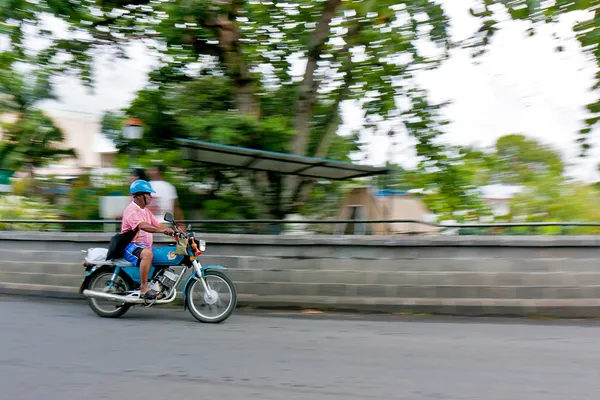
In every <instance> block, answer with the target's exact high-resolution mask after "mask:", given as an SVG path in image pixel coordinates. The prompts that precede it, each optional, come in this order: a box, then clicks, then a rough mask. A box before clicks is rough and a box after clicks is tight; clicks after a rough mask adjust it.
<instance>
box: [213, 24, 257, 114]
mask: <svg viewBox="0 0 600 400" xmlns="http://www.w3.org/2000/svg"><path fill="white" fill-rule="evenodd" d="M216 24H217V34H218V36H219V47H220V48H221V55H222V61H223V62H224V64H225V65H226V68H227V74H228V75H229V76H231V78H232V79H233V81H234V88H235V95H234V96H235V97H234V100H235V104H236V106H237V108H238V110H239V111H240V113H242V114H244V115H252V116H255V117H259V116H260V105H259V103H258V99H257V98H256V95H255V89H256V87H255V85H254V81H253V79H252V78H251V77H250V71H249V68H248V65H247V64H246V61H245V60H244V56H243V54H242V51H241V47H240V44H239V33H238V30H237V27H236V26H235V22H234V21H232V20H230V19H228V18H226V17H220V18H218V19H217V23H216Z"/></svg>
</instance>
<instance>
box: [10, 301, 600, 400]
mask: <svg viewBox="0 0 600 400" xmlns="http://www.w3.org/2000/svg"><path fill="white" fill-rule="evenodd" d="M599 389H600V323H599V322H586V323H577V322H566V323H565V322H556V323H553V322H527V321H514V320H512V321H509V320H466V319H465V320H456V319H443V320H439V319H428V318H425V319H420V320H419V319H415V318H413V319H412V320H408V319H406V318H402V317H390V316H387V317H385V316H384V317H364V316H349V315H341V316H335V315H334V316H329V315H307V316H299V315H297V314H293V313H287V314H286V313H280V314H274V313H249V312H243V311H238V312H237V313H236V314H234V315H233V316H232V317H231V318H230V319H229V320H228V321H226V322H225V323H222V324H219V325H204V324H200V323H198V322H195V320H194V319H193V318H192V317H191V316H190V315H189V313H188V312H184V311H183V310H182V309H179V308H175V309H156V310H154V309H153V310H147V309H138V308H136V309H134V310H131V311H129V313H127V314H126V315H125V316H123V317H122V318H120V319H116V320H111V319H102V318H99V317H97V316H96V315H95V314H93V313H92V311H91V310H90V309H89V308H88V307H87V305H86V303H84V302H79V301H75V302H70V303H69V302H64V301H56V300H41V299H37V300H31V299H24V298H10V297H0V399H3V400H17V399H27V400H30V399H35V400H37V399H40V400H42V399H43V400H54V399H56V400H58V399H60V400H64V399H73V400H78V399H118V398H119V399H123V398H129V399H146V398H153V399H155V398H162V399H186V398H189V399H192V398H194V399H196V398H198V399H211V398H217V397H221V398H224V399H227V400H234V399H278V400H287V399H375V398H376V399H385V400H388V399H407V400H421V399H428V400H429V399H436V400H439V399H473V400H497V399H502V400H506V399H508V400H518V399H524V400H540V399H544V400H550V399H556V400H579V399H586V400H588V399H590V400H591V399H594V400H596V399H598V398H599V396H600V390H599Z"/></svg>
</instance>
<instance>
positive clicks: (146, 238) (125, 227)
mask: <svg viewBox="0 0 600 400" xmlns="http://www.w3.org/2000/svg"><path fill="white" fill-rule="evenodd" d="M141 222H147V223H149V224H150V225H152V226H159V223H158V221H157V219H156V218H155V217H154V215H153V214H152V212H151V211H150V210H149V209H148V207H146V208H141V207H140V206H138V205H137V204H135V202H133V201H132V202H131V204H129V205H128V206H127V208H125V211H123V220H122V224H121V233H123V232H127V231H132V230H134V229H136V228H137V227H138V225H139V224H140V223H141ZM153 239H154V238H153V236H152V234H151V233H150V232H146V231H143V230H141V229H140V230H139V232H138V233H137V235H135V237H134V238H133V240H132V241H131V243H135V244H139V245H142V246H144V247H146V248H148V249H152V241H153Z"/></svg>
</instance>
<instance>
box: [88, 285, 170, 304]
mask: <svg viewBox="0 0 600 400" xmlns="http://www.w3.org/2000/svg"><path fill="white" fill-rule="evenodd" d="M83 295H84V296H85V297H93V298H96V299H102V300H108V301H114V302H116V303H125V304H146V302H147V300H146V299H140V298H139V297H131V296H121V295H118V294H111V293H104V292H96V291H95V290H88V289H85V290H84V291H83ZM173 297H174V296H171V297H169V298H166V299H160V300H156V301H153V300H150V301H151V302H153V303H155V304H164V303H170V302H171V301H173Z"/></svg>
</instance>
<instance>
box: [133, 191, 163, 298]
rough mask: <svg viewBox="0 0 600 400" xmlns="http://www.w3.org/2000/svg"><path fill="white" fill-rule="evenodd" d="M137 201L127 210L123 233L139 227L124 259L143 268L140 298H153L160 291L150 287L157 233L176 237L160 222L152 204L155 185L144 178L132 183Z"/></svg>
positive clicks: (134, 199) (141, 271) (141, 270)
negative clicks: (154, 243)
mask: <svg viewBox="0 0 600 400" xmlns="http://www.w3.org/2000/svg"><path fill="white" fill-rule="evenodd" d="M129 193H130V194H131V195H132V196H133V201H132V202H131V203H129V205H128V206H127V208H125V211H124V212H123V220H122V224H121V233H124V232H128V231H132V230H135V229H139V231H138V233H137V234H136V235H135V237H134V238H133V240H132V241H131V243H129V244H128V245H127V247H125V254H124V258H125V259H126V260H127V261H129V262H130V263H132V264H133V265H135V266H138V267H140V278H141V285H140V297H141V298H148V299H153V298H156V297H157V296H158V295H159V294H160V293H159V292H157V291H155V290H151V289H150V287H149V286H148V273H149V272H150V266H151V265H152V242H153V239H154V238H153V237H152V234H153V233H163V234H165V235H168V236H173V234H174V232H173V229H171V228H168V227H166V226H164V225H163V224H161V223H159V222H158V221H157V220H156V218H155V217H154V215H153V214H152V212H151V211H150V210H149V209H148V206H149V205H150V204H151V203H152V193H154V190H153V189H152V186H151V185H150V184H149V183H148V182H146V181H143V180H137V181H134V182H133V183H132V184H131V185H130V186H129Z"/></svg>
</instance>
